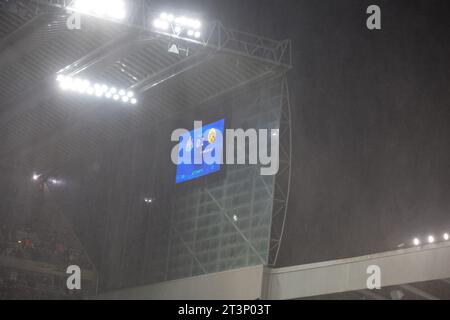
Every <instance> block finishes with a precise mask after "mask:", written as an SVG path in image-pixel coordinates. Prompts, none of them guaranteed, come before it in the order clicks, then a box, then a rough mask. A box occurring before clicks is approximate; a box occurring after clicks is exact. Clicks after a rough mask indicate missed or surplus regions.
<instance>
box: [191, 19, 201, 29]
mask: <svg viewBox="0 0 450 320" xmlns="http://www.w3.org/2000/svg"><path fill="white" fill-rule="evenodd" d="M201 26H202V23H201V22H200V21H199V20H194V21H193V22H192V27H193V28H194V29H200V28H201Z"/></svg>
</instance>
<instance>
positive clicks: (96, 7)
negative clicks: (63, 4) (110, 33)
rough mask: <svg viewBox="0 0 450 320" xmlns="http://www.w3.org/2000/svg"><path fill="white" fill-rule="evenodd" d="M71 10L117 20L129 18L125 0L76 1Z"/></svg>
mask: <svg viewBox="0 0 450 320" xmlns="http://www.w3.org/2000/svg"><path fill="white" fill-rule="evenodd" d="M69 10H75V11H78V12H81V13H87V14H92V15H95V16H98V17H100V18H111V19H117V20H123V19H125V18H126V16H127V11H126V6H125V2H124V1H123V0H75V1H74V3H73V5H72V6H71V7H70V8H69Z"/></svg>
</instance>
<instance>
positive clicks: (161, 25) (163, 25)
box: [153, 19, 169, 30]
mask: <svg viewBox="0 0 450 320" xmlns="http://www.w3.org/2000/svg"><path fill="white" fill-rule="evenodd" d="M153 26H155V28H158V29H162V30H167V29H169V23H168V22H167V21H164V20H160V19H156V20H155V21H154V22H153Z"/></svg>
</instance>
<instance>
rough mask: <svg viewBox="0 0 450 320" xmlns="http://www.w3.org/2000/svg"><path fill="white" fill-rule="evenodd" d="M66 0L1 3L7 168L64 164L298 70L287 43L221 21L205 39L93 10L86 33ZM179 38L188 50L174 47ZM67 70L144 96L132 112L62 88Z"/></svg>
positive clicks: (0, 86)
mask: <svg viewBox="0 0 450 320" xmlns="http://www.w3.org/2000/svg"><path fill="white" fill-rule="evenodd" d="M63 2H64V1H42V0H41V1H38V0H36V1H27V2H23V1H0V113H1V117H0V124H1V125H0V150H1V155H0V161H1V162H0V164H1V165H5V166H8V165H10V164H11V163H12V162H14V163H15V165H20V166H21V167H23V168H25V169H28V170H40V172H44V171H45V172H51V171H54V170H58V168H60V167H61V166H62V165H64V164H65V163H67V162H68V161H71V160H74V159H76V158H77V157H79V156H80V155H86V154H89V153H90V152H92V151H93V150H96V149H97V148H98V147H99V146H102V145H104V144H105V143H108V141H115V139H117V138H118V137H119V136H121V135H123V134H125V133H127V132H129V131H130V129H133V130H139V128H142V127H144V126H145V127H148V126H151V124H152V123H158V122H160V121H162V120H164V119H167V118H169V117H171V116H173V115H175V114H177V113H179V112H183V111H186V109H188V108H190V107H194V106H199V105H202V104H205V103H206V102H208V101H211V100H212V99H215V98H218V97H220V96H222V95H224V94H226V93H229V92H231V91H233V90H236V89H238V88H241V87H243V86H244V85H247V84H252V83H255V82H257V81H259V80H262V79H268V78H272V77H277V76H279V75H281V74H283V73H284V72H285V71H286V70H288V69H289V68H290V64H291V61H290V59H291V57H290V42H289V41H288V40H284V41H274V40H270V39H266V38H262V37H258V36H254V35H250V34H247V33H242V32H238V31H234V30H231V29H227V28H224V27H223V26H222V25H221V24H220V23H219V22H213V23H210V24H209V25H208V29H207V30H208V31H207V36H205V39H206V40H203V41H199V42H192V41H187V40H186V39H180V38H177V37H171V36H168V35H165V34H160V33H157V32H154V31H151V30H149V29H146V28H143V27H142V26H140V25H138V24H133V23H132V24H119V23H116V22H112V21H107V20H102V19H99V18H96V17H91V16H83V19H82V27H81V29H80V30H69V29H68V28H67V26H66V21H67V18H68V13H67V12H66V11H65V10H64V8H63V5H62V3H63ZM173 44H176V45H177V46H178V47H179V48H180V49H181V51H182V52H180V54H174V53H170V52H168V49H169V48H170V47H171V46H172V45H173ZM183 49H187V50H188V53H186V52H185V51H183ZM63 69H64V74H66V75H76V76H79V77H82V78H87V79H89V80H91V81H92V82H99V83H108V84H111V85H114V86H117V87H123V88H130V89H133V90H134V91H135V92H136V94H137V95H138V96H139V100H140V102H139V104H138V105H136V106H129V107H127V108H125V107H124V106H123V105H120V104H119V105H114V104H111V103H109V104H108V105H106V104H105V102H104V101H102V100H96V99H95V98H94V97H83V96H77V95H75V94H70V93H69V94H67V93H64V94H62V93H61V92H60V91H59V90H58V87H57V84H56V81H55V78H56V74H57V72H59V71H61V70H63ZM94 106H95V108H94ZM14 159H21V161H22V162H21V163H17V162H16V161H15V160H14Z"/></svg>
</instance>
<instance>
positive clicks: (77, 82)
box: [56, 75, 137, 104]
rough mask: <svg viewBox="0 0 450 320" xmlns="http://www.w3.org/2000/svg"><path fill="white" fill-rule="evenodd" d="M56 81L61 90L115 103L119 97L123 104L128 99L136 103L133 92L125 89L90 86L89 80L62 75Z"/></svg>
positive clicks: (99, 85)
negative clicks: (102, 98)
mask: <svg viewBox="0 0 450 320" xmlns="http://www.w3.org/2000/svg"><path fill="white" fill-rule="evenodd" d="M56 79H57V81H58V82H59V85H60V87H61V88H62V89H63V90H70V91H74V92H78V93H82V94H84V93H86V94H88V95H90V96H92V95H95V96H96V97H98V98H101V97H105V98H107V99H110V98H113V99H114V100H116V101H118V100H120V99H121V97H125V99H122V101H123V102H125V103H128V102H130V99H131V98H133V101H135V102H134V103H133V104H136V103H137V99H136V98H134V92H133V91H127V90H126V89H125V88H121V89H119V90H117V89H116V88H115V87H112V88H109V86H107V85H106V84H104V83H95V84H94V85H92V86H91V84H90V82H89V80H85V79H81V78H72V77H70V76H64V75H59V76H57V78H56Z"/></svg>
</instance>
